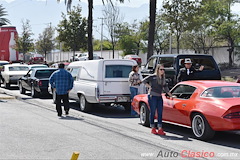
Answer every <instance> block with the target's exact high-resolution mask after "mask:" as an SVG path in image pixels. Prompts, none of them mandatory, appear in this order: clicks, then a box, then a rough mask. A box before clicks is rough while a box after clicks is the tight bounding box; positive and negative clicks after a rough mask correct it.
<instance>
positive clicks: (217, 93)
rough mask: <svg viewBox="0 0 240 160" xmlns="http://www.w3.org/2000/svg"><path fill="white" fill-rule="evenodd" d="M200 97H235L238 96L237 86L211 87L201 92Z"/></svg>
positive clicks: (239, 95) (239, 94) (238, 88)
mask: <svg viewBox="0 0 240 160" xmlns="http://www.w3.org/2000/svg"><path fill="white" fill-rule="evenodd" d="M202 97H214V98H236V97H240V87H239V86H223V87H212V88H208V89H206V90H205V91H204V92H203V93H202Z"/></svg>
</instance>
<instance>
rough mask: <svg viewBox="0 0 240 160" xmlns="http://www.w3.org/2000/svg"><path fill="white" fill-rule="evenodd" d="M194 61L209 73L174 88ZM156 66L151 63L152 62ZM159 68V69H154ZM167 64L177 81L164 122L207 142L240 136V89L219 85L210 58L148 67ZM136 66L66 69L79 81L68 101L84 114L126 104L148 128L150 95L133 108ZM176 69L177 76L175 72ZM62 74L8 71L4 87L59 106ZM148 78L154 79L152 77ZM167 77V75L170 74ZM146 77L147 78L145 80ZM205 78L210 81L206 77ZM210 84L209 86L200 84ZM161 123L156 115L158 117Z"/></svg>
mask: <svg viewBox="0 0 240 160" xmlns="http://www.w3.org/2000/svg"><path fill="white" fill-rule="evenodd" d="M189 56H192V57H191V59H192V60H193V62H195V66H198V65H197V62H199V64H203V65H204V66H205V67H206V71H202V72H201V74H204V75H201V74H199V75H197V76H200V75H201V76H202V77H201V78H199V80H195V81H194V80H192V81H184V82H180V83H177V84H176V85H175V82H174V77H175V76H176V68H177V67H178V69H179V68H180V66H181V63H182V60H183V59H184V58H186V57H187V58H188V57H189ZM151 60H152V61H151ZM152 62H154V63H152ZM158 63H163V64H164V65H165V66H166V70H168V71H169V72H168V75H167V76H168V78H169V77H170V78H171V76H172V78H173V80H172V82H174V83H172V85H174V86H173V87H172V89H171V91H170V92H171V94H172V95H173V97H172V98H170V97H168V96H167V95H164V94H163V95H162V97H163V102H164V104H163V107H164V108H163V110H164V111H163V120H164V121H165V122H168V123H172V124H177V125H181V126H185V127H189V128H191V129H192V131H193V134H194V135H195V136H196V137H197V138H199V139H201V140H207V139H210V138H212V137H213V136H214V134H215V132H216V131H228V130H240V123H239V118H240V84H239V83H235V82H225V81H220V80H215V79H218V76H219V74H221V73H220V70H219V68H218V67H217V66H216V62H215V61H214V59H212V58H211V56H210V57H209V56H205V55H204V56H199V57H198V56H196V57H195V56H193V55H182V56H180V55H179V56H175V55H170V56H169V55H164V56H153V57H151V58H150V60H149V62H148V63H147V65H146V67H149V66H151V65H152V69H151V70H154V66H155V65H156V64H158ZM134 65H137V62H136V61H135V60H126V59H114V60H104V59H99V60H91V61H76V62H72V63H70V64H69V65H68V66H67V70H68V71H69V72H70V73H71V75H72V76H73V78H74V86H73V89H72V90H71V91H70V92H69V98H70V99H73V100H75V101H77V102H78V103H79V107H80V110H81V111H84V112H87V111H89V110H90V109H91V108H92V106H93V105H94V104H106V105H107V106H109V105H110V104H111V103H115V104H121V105H123V106H124V107H125V109H126V110H130V108H131V104H132V106H133V109H134V110H135V111H136V112H137V113H138V114H139V115H140V123H141V124H142V125H144V126H149V105H148V98H147V94H140V95H137V96H135V97H134V99H133V101H132V103H131V102H130V90H129V82H128V78H129V77H128V76H129V73H130V71H131V70H132V66H134ZM174 69H175V70H174ZM56 70H57V68H47V67H46V66H41V65H39V66H38V65H22V64H11V65H9V64H7V65H4V72H5V73H8V77H9V79H8V80H7V78H6V80H5V78H4V82H5V84H4V85H5V87H10V84H12V83H18V86H19V90H20V93H21V94H25V93H26V91H30V92H31V96H32V97H38V96H40V95H45V94H48V93H51V94H52V95H53V100H54V101H55V97H56V96H55V95H56V93H55V91H54V90H53V89H52V88H51V87H50V86H49V77H50V76H51V74H52V73H53V72H54V71H56ZM151 70H148V72H143V73H146V74H150V73H151V72H152V71H151ZM166 74H167V73H166ZM145 76H146V75H145ZM204 76H205V77H204ZM201 79H210V80H201ZM155 117H156V118H157V114H156V115H155Z"/></svg>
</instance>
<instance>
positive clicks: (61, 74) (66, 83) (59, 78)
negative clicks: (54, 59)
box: [49, 63, 73, 117]
mask: <svg viewBox="0 0 240 160" xmlns="http://www.w3.org/2000/svg"><path fill="white" fill-rule="evenodd" d="M64 67H65V65H64V64H63V63H60V64H59V66H58V68H59V70H57V71H55V72H53V74H52V75H51V77H50V80H49V82H50V84H51V87H52V88H53V89H55V90H56V110H57V113H58V116H59V117H61V116H62V107H61V101H63V104H64V110H65V114H66V115H68V113H69V97H68V93H69V91H70V90H71V89H72V88H73V77H72V75H71V74H70V73H69V72H68V71H66V70H65V69H64Z"/></svg>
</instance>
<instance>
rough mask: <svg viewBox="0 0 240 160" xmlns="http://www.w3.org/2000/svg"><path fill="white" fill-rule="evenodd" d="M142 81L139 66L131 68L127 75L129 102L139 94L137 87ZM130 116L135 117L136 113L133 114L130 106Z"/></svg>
mask: <svg viewBox="0 0 240 160" xmlns="http://www.w3.org/2000/svg"><path fill="white" fill-rule="evenodd" d="M141 80H142V75H141V73H139V66H138V65H135V66H133V67H132V71H131V72H130V73H129V79H128V81H129V82H130V84H129V86H130V93H131V95H130V99H131V101H132V100H133V97H134V96H136V95H137V94H138V93H139V87H140V84H141V83H142V82H141ZM131 115H132V116H137V115H138V114H137V112H135V111H134V110H133V108H132V106H131Z"/></svg>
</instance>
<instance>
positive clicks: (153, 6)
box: [147, 0, 157, 59]
mask: <svg viewBox="0 0 240 160" xmlns="http://www.w3.org/2000/svg"><path fill="white" fill-rule="evenodd" d="M149 1H150V7H149V8H150V23H149V33H148V53H147V59H148V58H149V57H151V56H152V55H153V43H154V34H155V21H156V9H157V0H149Z"/></svg>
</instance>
